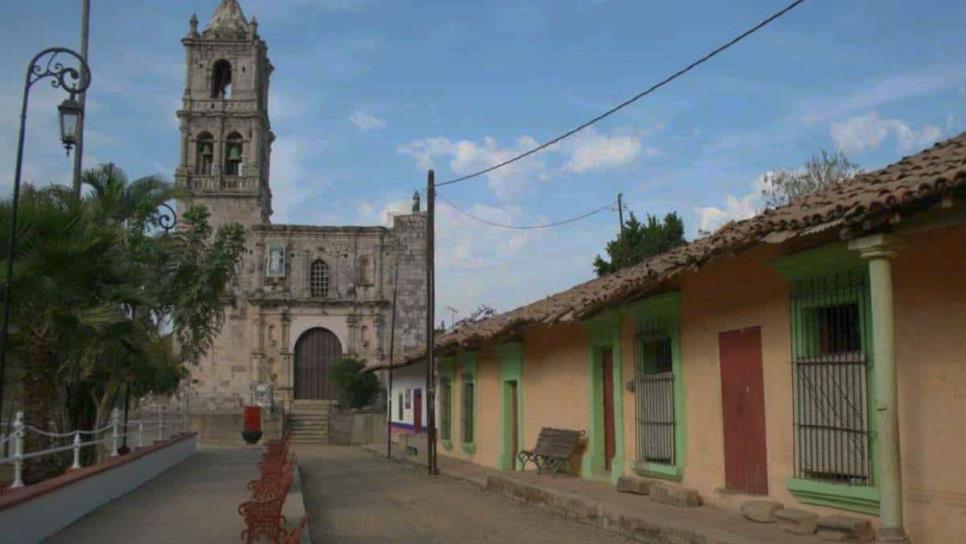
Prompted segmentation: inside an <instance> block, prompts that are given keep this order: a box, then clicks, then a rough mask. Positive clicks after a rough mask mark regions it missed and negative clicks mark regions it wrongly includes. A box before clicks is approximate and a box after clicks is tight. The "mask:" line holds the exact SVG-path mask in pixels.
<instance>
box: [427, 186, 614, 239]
mask: <svg viewBox="0 0 966 544" xmlns="http://www.w3.org/2000/svg"><path fill="white" fill-rule="evenodd" d="M436 199H437V200H439V201H441V202H443V203H444V204H446V205H447V206H449V207H450V208H452V209H453V210H454V211H456V212H457V213H459V214H460V215H464V216H466V217H469V218H470V219H472V220H474V221H478V222H480V223H483V224H484V225H489V226H491V227H499V228H501V229H515V230H538V229H549V228H553V227H560V226H563V225H569V224H571V223H576V222H577V221H580V220H582V219H587V218H588V217H592V216H594V215H597V214H599V213H600V212H603V211H605V210H609V209H612V208H613V207H614V206H615V205H616V204H617V201H616V200H615V201H613V202H608V203H607V205H606V206H601V207H600V208H597V209H594V210H591V211H589V212H587V213H584V214H581V215H578V216H576V217H571V218H570V219H564V220H563V221H556V222H554V223H547V224H543V225H508V224H505V223H497V222H495V221H490V220H489V219H484V218H482V217H479V216H476V215H473V214H471V213H470V212H468V211H466V210H463V209H462V208H460V207H459V206H457V205H456V204H453V203H452V202H450V201H449V200H446V199H445V198H443V197H442V196H440V195H439V194H437V195H436Z"/></svg>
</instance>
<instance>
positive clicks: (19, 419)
mask: <svg viewBox="0 0 966 544" xmlns="http://www.w3.org/2000/svg"><path fill="white" fill-rule="evenodd" d="M188 428H189V422H188V416H187V414H180V413H176V414H166V413H165V411H164V410H158V412H157V417H156V418H154V419H139V420H134V421H128V422H127V429H126V430H125V429H124V422H122V421H121V412H120V410H118V409H117V408H115V409H114V410H113V411H112V412H111V421H110V423H108V424H107V425H105V426H103V427H101V428H99V429H91V430H87V431H85V430H81V429H77V430H74V431H70V432H66V433H53V432H49V431H44V430H42V429H38V428H36V427H32V426H30V425H26V424H24V413H23V412H17V414H16V416H15V417H14V422H13V432H12V433H10V434H8V435H6V436H0V448H4V447H5V446H6V445H7V443H9V442H12V443H13V454H12V455H9V456H8V457H5V458H2V459H0V465H10V464H12V465H13V482H12V483H11V484H10V487H11V488H18V487H23V485H24V483H23V463H24V461H26V460H28V459H34V458H37V457H43V456H46V455H54V454H57V453H61V452H65V451H71V450H73V452H74V463H73V464H72V465H71V467H70V468H71V469H79V468H81V461H80V452H81V448H83V447H87V446H95V447H96V446H105V447H108V448H109V449H110V452H111V453H110V455H109V457H117V456H118V455H120V453H119V452H118V449H119V447H120V445H121V441H122V440H123V439H124V438H125V437H130V438H132V439H134V438H136V439H137V446H136V447H138V448H143V447H144V437H145V435H146V433H148V434H150V435H151V436H153V437H154V439H155V440H157V441H160V440H164V439H165V438H167V437H169V436H177V435H179V434H181V433H182V432H185V431H186V430H188ZM132 429H133V430H132ZM27 433H34V434H36V435H39V436H43V437H46V438H51V439H54V440H63V439H67V438H72V440H71V442H70V443H69V444H65V445H61V446H55V447H52V448H47V449H43V450H37V451H30V452H25V451H24V441H25V439H26V437H27Z"/></svg>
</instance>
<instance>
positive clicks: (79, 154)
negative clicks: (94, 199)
mask: <svg viewBox="0 0 966 544" xmlns="http://www.w3.org/2000/svg"><path fill="white" fill-rule="evenodd" d="M90 25H91V0H82V1H81V50H80V54H81V58H83V59H84V62H87V60H88V57H87V53H88V50H89V45H88V44H89V41H90V28H91V26H90ZM78 100H79V101H80V105H81V114H80V118H79V119H78V120H77V122H78V124H79V125H80V126H79V127H78V128H77V143H76V144H75V147H76V149H75V150H74V183H73V186H74V194H75V195H76V196H77V197H78V198H79V197H80V194H81V176H82V175H83V168H84V118H85V117H86V116H87V111H86V104H87V92H86V91H85V92H82V93H80V96H79V97H78Z"/></svg>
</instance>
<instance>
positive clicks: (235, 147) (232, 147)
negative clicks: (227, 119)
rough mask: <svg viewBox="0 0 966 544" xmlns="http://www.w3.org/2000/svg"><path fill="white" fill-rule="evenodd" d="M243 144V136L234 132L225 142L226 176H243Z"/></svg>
mask: <svg viewBox="0 0 966 544" xmlns="http://www.w3.org/2000/svg"><path fill="white" fill-rule="evenodd" d="M243 147H244V145H243V143H242V137H241V134H238V133H237V132H232V133H231V134H229V135H228V138H227V139H226V140H225V175H226V176H240V175H242V156H243V155H242V150H243Z"/></svg>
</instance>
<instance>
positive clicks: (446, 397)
mask: <svg viewBox="0 0 966 544" xmlns="http://www.w3.org/2000/svg"><path fill="white" fill-rule="evenodd" d="M439 403H440V415H439V438H440V439H441V440H450V437H451V436H452V426H453V384H452V383H450V381H449V379H447V378H443V379H442V380H440V386H439Z"/></svg>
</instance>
